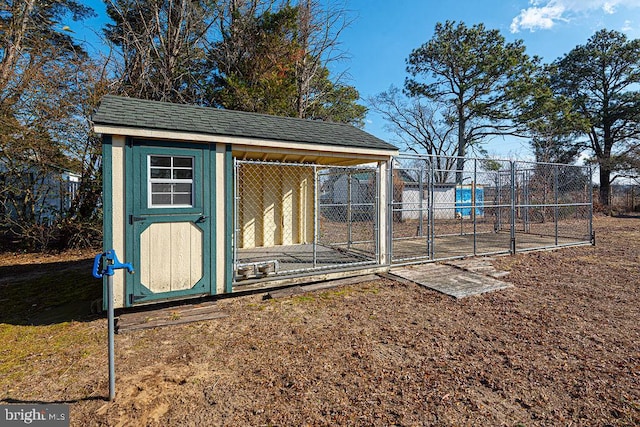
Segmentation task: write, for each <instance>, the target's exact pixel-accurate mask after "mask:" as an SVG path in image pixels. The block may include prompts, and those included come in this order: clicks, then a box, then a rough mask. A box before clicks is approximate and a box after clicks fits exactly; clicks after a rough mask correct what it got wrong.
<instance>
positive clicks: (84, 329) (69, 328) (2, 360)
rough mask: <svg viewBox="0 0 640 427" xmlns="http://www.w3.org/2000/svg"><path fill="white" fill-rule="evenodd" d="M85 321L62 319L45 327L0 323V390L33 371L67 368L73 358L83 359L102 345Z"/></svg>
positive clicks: (53, 373) (8, 387)
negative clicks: (0, 345) (63, 320)
mask: <svg viewBox="0 0 640 427" xmlns="http://www.w3.org/2000/svg"><path fill="white" fill-rule="evenodd" d="M99 335H100V334H99V333H98V332H97V331H96V330H95V329H94V328H91V327H89V326H88V325H87V324H86V323H79V322H64V323H58V324H54V325H47V326H22V325H19V326H18V325H7V324H0V342H2V343H3V345H2V347H1V348H0V389H3V388H4V389H10V388H11V387H12V384H13V383H15V382H19V381H21V380H22V379H23V378H24V377H25V376H27V375H30V374H34V373H36V372H34V371H37V370H39V369H40V370H43V371H46V372H47V373H48V374H51V375H60V374H61V373H62V372H57V371H56V370H52V369H51V367H52V366H55V367H58V368H59V369H63V368H64V369H68V367H69V366H70V364H71V363H72V362H73V361H74V360H78V359H84V358H87V357H89V356H90V355H91V354H94V353H95V352H99V351H101V349H102V347H104V343H103V341H104V338H103V337H101V336H99Z"/></svg>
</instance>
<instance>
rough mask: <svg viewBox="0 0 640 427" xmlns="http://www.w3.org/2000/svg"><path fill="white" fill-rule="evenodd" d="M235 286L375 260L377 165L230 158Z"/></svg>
mask: <svg viewBox="0 0 640 427" xmlns="http://www.w3.org/2000/svg"><path fill="white" fill-rule="evenodd" d="M234 171H235V173H234V180H235V184H234V188H235V198H234V200H235V203H234V224H235V227H234V240H233V242H234V243H233V254H234V282H236V283H237V284H242V282H243V281H245V280H251V279H264V278H267V277H274V276H276V277H277V276H281V275H293V274H309V273H311V272H314V271H322V270H326V269H337V268H353V267H356V266H367V265H376V264H378V262H379V245H378V237H377V236H378V231H377V230H378V199H379V193H380V191H379V189H380V182H379V172H378V169H377V168H376V167H337V166H324V165H314V164H304V163H281V162H260V161H246V160H237V159H236V160H235V166H234Z"/></svg>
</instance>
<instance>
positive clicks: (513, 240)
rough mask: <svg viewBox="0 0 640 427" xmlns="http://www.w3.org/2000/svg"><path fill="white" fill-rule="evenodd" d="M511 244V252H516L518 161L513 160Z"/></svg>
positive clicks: (512, 253) (513, 253)
mask: <svg viewBox="0 0 640 427" xmlns="http://www.w3.org/2000/svg"><path fill="white" fill-rule="evenodd" d="M510 163H511V244H510V246H511V247H510V249H509V252H511V255H515V253H516V162H514V161H511V162H510Z"/></svg>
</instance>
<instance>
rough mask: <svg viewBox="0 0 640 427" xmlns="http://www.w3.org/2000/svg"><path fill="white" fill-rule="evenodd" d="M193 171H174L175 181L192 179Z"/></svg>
mask: <svg viewBox="0 0 640 427" xmlns="http://www.w3.org/2000/svg"><path fill="white" fill-rule="evenodd" d="M192 177H193V171H192V170H191V169H174V170H173V179H191V178H192Z"/></svg>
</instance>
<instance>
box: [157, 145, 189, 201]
mask: <svg viewBox="0 0 640 427" xmlns="http://www.w3.org/2000/svg"><path fill="white" fill-rule="evenodd" d="M151 157H168V158H170V159H171V166H170V167H169V170H170V171H171V172H172V173H171V176H173V170H174V166H173V159H174V158H175V157H182V158H185V157H188V158H190V159H191V179H174V178H151ZM163 169H166V167H164V168H163ZM178 169H184V168H178ZM194 176H195V157H193V156H172V155H163V154H148V155H147V207H148V208H149V209H167V208H170V209H173V208H193V207H194V203H193V200H194V194H193V193H194ZM153 184H191V203H190V204H179V205H172V204H169V205H167V204H162V205H159V204H153V201H152V200H153V192H152V188H153V187H152V185H153ZM168 194H171V195H173V192H171V193H168Z"/></svg>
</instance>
